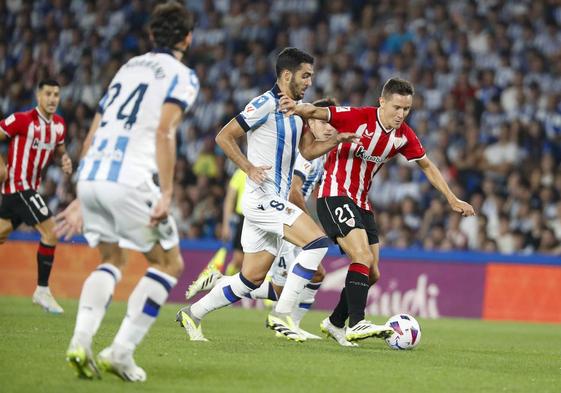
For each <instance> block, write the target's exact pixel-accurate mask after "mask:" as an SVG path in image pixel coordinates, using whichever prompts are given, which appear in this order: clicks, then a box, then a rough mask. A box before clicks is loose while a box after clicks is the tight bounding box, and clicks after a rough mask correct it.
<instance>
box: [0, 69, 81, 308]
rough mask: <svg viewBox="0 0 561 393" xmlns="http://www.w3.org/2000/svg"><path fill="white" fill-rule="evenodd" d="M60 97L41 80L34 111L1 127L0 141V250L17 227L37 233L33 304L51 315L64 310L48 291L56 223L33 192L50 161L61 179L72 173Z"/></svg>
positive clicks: (9, 119)
mask: <svg viewBox="0 0 561 393" xmlns="http://www.w3.org/2000/svg"><path fill="white" fill-rule="evenodd" d="M59 93H60V85H59V84H58V82H57V81H55V80H52V79H48V80H42V81H41V82H39V85H38V88H37V92H36V98H37V107H35V108H34V109H31V110H29V111H27V112H17V113H14V114H12V115H10V116H8V117H7V118H6V119H4V120H2V121H0V141H2V140H4V139H8V140H9V142H8V143H9V145H8V160H7V165H6V166H5V165H4V162H3V159H2V157H0V181H1V182H2V187H1V192H2V203H1V205H0V244H2V243H4V242H5V241H6V239H7V237H8V235H9V234H10V232H12V231H13V230H14V229H16V228H17V227H18V226H19V225H20V224H21V223H22V222H24V223H25V224H27V225H30V226H33V227H35V229H37V230H38V231H39V233H40V234H41V242H40V243H39V249H38V250H37V266H38V268H37V270H38V278H37V289H36V290H35V293H34V294H33V303H36V304H39V305H40V306H41V307H43V308H44V309H45V310H46V311H49V312H52V313H56V314H60V313H62V312H63V310H62V308H61V307H60V305H59V304H58V303H57V302H56V300H55V299H54V298H53V296H52V294H51V292H50V290H49V276H50V274H51V268H52V265H53V260H54V253H55V246H56V243H57V237H56V235H55V232H54V226H55V223H54V219H53V218H52V213H51V212H50V210H49V208H48V207H47V205H46V204H45V201H43V198H41V195H39V193H38V192H37V189H38V188H39V185H40V183H41V171H42V170H43V168H44V167H45V166H46V165H47V163H48V162H49V161H50V159H51V158H52V157H53V156H55V157H57V158H60V164H61V167H62V170H63V172H64V173H66V174H71V173H72V161H71V160H70V158H69V157H68V154H66V149H65V146H64V137H65V125H64V121H63V120H62V117H60V116H59V115H57V114H56V113H55V112H56V110H57V107H58V104H59V102H60V94H59Z"/></svg>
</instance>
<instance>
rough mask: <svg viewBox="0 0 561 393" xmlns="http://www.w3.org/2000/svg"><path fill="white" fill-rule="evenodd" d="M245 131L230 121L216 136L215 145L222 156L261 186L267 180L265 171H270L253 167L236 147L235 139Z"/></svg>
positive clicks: (233, 120) (267, 168)
mask: <svg viewBox="0 0 561 393" xmlns="http://www.w3.org/2000/svg"><path fill="white" fill-rule="evenodd" d="M244 134H245V131H244V130H243V128H242V127H241V126H240V123H238V121H237V120H236V119H232V120H230V121H229V122H228V124H226V125H225V126H224V127H222V129H221V130H220V132H219V133H218V135H216V138H215V140H216V143H217V144H218V146H220V147H221V148H222V150H224V154H226V156H227V157H228V158H229V159H230V160H232V161H234V163H235V164H236V165H237V166H238V167H239V168H240V169H241V170H242V171H244V172H245V173H246V174H247V176H248V177H249V178H250V179H251V180H253V181H254V182H255V183H257V184H261V183H263V182H264V181H265V179H266V178H267V174H266V171H267V170H269V169H271V167H270V166H254V165H253V164H252V163H251V162H249V160H248V159H247V157H246V156H245V155H244V154H243V153H242V151H241V149H240V147H239V146H238V143H237V139H239V138H241V137H242V135H244Z"/></svg>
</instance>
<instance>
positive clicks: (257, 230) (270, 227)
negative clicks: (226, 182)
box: [177, 48, 355, 341]
mask: <svg viewBox="0 0 561 393" xmlns="http://www.w3.org/2000/svg"><path fill="white" fill-rule="evenodd" d="M313 62H314V59H313V57H312V56H310V55H309V54H307V53H305V52H303V51H301V50H299V49H297V48H285V49H284V50H283V51H281V53H280V54H279V56H278V58H277V63H276V74H277V83H276V85H275V86H274V87H273V89H271V90H270V91H267V92H266V93H264V94H262V95H260V96H258V97H256V98H254V99H253V100H251V102H250V103H249V104H248V105H247V106H246V107H245V109H244V110H243V111H242V112H241V113H240V114H239V115H238V116H236V117H235V118H234V119H232V120H231V121H230V122H229V123H228V124H226V125H225V126H224V127H223V128H222V130H221V131H220V132H219V134H218V135H217V137H216V142H217V143H218V144H219V145H220V147H222V149H223V150H224V152H225V153H226V155H227V156H228V157H229V158H230V159H232V161H234V162H235V163H236V164H237V165H238V166H239V167H240V168H241V169H242V170H243V171H244V172H245V173H247V176H248V178H247V183H246V188H245V192H244V196H243V214H244V216H245V221H244V226H243V231H242V247H243V250H244V260H243V264H242V270H241V272H240V273H238V274H237V275H235V276H232V277H231V278H229V279H228V280H229V281H228V283H227V285H220V286H216V287H215V288H213V290H212V291H211V292H209V293H208V294H207V295H206V296H205V297H203V298H202V299H201V300H199V301H198V302H196V303H195V304H193V305H191V306H188V307H185V308H183V309H181V310H180V311H179V312H178V316H177V318H178V321H179V322H180V323H181V324H182V325H183V327H185V329H186V330H187V333H188V334H189V336H190V338H191V339H192V340H203V339H204V336H203V335H202V331H201V326H200V320H201V319H202V318H203V317H204V316H205V315H206V314H208V313H209V312H211V311H213V310H216V309H218V308H221V307H224V306H228V305H230V304H232V303H235V302H237V301H238V300H240V299H241V298H242V297H244V296H246V295H247V294H248V293H249V292H251V291H252V290H254V289H256V288H258V287H259V286H260V285H261V283H262V282H263V280H264V279H265V276H266V274H267V271H268V270H269V268H270V267H271V264H272V263H273V260H274V259H275V256H276V255H277V254H278V251H279V247H280V245H281V243H282V240H283V239H285V240H287V241H289V242H290V243H292V244H294V245H295V246H298V247H301V248H302V252H301V253H300V254H299V255H298V257H297V258H296V260H295V261H294V264H293V266H292V269H291V270H290V273H289V277H288V279H287V283H286V285H285V287H284V291H283V297H282V298H281V299H279V301H278V302H277V305H276V308H275V310H274V312H273V313H272V314H271V315H270V317H269V320H270V321H271V322H272V323H274V324H276V325H277V326H278V327H279V330H282V331H283V332H284V333H285V336H286V337H287V338H290V339H294V340H297V341H302V338H301V336H300V335H298V334H297V333H296V327H295V325H294V323H293V321H292V318H291V317H290V313H291V311H292V309H293V307H294V304H295V303H296V301H297V299H298V297H299V294H300V292H302V290H303V289H304V286H305V285H306V284H308V283H309V281H310V279H311V278H312V277H313V275H314V273H315V271H316V269H317V267H318V265H319V264H320V262H321V260H322V259H323V257H324V256H325V253H326V252H327V246H328V244H329V240H328V239H327V237H326V236H325V234H324V233H323V231H322V230H321V228H320V227H319V226H318V225H317V224H316V223H315V222H314V220H313V219H312V218H311V217H310V216H309V215H308V214H306V213H304V212H303V211H302V209H300V208H299V207H298V206H296V205H295V204H293V203H292V202H290V201H289V200H288V195H289V191H290V184H291V181H292V174H293V167H294V162H295V160H296V156H297V153H298V151H299V152H300V154H301V155H302V156H303V157H304V158H306V159H308V160H312V159H314V158H317V157H320V156H322V155H323V154H325V153H326V152H328V151H329V150H331V149H332V148H333V147H335V146H336V145H337V144H339V143H341V142H343V141H354V140H355V136H354V134H352V133H348V134H339V133H338V134H334V135H332V137H330V138H329V139H327V140H325V141H320V140H316V138H315V136H314V135H313V134H312V133H311V132H309V131H306V130H304V132H303V121H302V119H301V118H300V117H298V116H292V115H290V116H287V115H285V114H284V113H283V112H281V110H280V107H279V100H280V98H281V95H286V96H288V97H290V98H292V99H294V100H301V99H302V98H303V97H304V93H305V91H306V89H307V88H308V87H309V86H310V85H311V84H312V76H313V72H314V71H313ZM244 134H247V145H248V146H247V156H245V155H244V154H243V153H242V151H241V150H240V148H239V146H238V144H237V141H236V140H237V139H238V138H240V137H242V136H243V135H244ZM287 332H288V334H287Z"/></svg>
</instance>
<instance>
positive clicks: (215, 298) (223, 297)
mask: <svg viewBox="0 0 561 393" xmlns="http://www.w3.org/2000/svg"><path fill="white" fill-rule="evenodd" d="M257 288H258V287H257V285H255V284H253V283H252V282H251V281H249V280H248V279H247V278H245V277H244V276H243V275H242V274H241V272H240V273H238V274H236V275H234V276H231V277H224V278H223V279H222V280H220V281H219V282H218V284H217V285H216V286H215V287H214V288H212V290H211V291H210V292H209V293H207V294H206V295H205V296H204V297H203V298H201V299H200V300H199V301H198V302H196V303H195V304H193V305H192V306H191V314H192V315H193V316H194V317H195V318H197V319H202V318H203V317H204V316H205V315H206V314H208V313H209V312H211V311H214V310H217V309H219V308H222V307H225V306H229V305H230V304H232V303H235V302H237V301H238V300H240V299H241V298H242V297H245V296H246V295H247V294H249V293H250V292H251V291H253V290H255V289H257Z"/></svg>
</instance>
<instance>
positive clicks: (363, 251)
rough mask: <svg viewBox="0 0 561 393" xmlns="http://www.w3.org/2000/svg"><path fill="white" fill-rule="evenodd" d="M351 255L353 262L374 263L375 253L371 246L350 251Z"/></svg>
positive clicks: (370, 264)
mask: <svg viewBox="0 0 561 393" xmlns="http://www.w3.org/2000/svg"><path fill="white" fill-rule="evenodd" d="M349 257H350V258H351V261H352V262H353V263H361V264H363V265H366V266H372V265H374V254H372V251H370V249H369V248H359V249H356V250H353V251H351V252H350V255H349Z"/></svg>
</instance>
